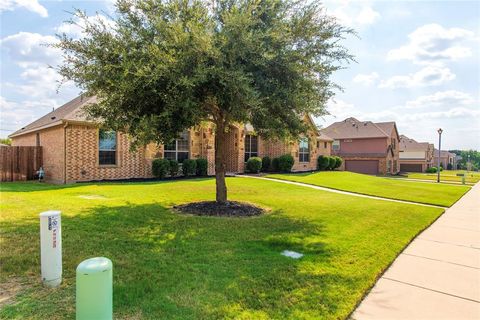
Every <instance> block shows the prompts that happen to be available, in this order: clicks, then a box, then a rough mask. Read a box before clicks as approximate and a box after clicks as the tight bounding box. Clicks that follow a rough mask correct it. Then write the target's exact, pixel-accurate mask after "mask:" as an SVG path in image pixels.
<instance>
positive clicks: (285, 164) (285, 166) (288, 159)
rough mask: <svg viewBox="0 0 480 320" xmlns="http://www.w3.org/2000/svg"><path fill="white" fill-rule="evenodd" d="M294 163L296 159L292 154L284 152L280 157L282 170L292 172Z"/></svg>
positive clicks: (279, 161) (279, 167)
mask: <svg viewBox="0 0 480 320" xmlns="http://www.w3.org/2000/svg"><path fill="white" fill-rule="evenodd" d="M294 163H295V160H294V159H293V157H292V155H291V154H284V155H283V156H280V157H278V170H279V171H281V172H290V171H292V167H293V164H294Z"/></svg>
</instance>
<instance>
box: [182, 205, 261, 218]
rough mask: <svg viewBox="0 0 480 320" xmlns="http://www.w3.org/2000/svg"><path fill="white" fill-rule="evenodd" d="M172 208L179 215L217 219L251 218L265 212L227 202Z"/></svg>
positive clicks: (252, 206)
mask: <svg viewBox="0 0 480 320" xmlns="http://www.w3.org/2000/svg"><path fill="white" fill-rule="evenodd" d="M173 208H174V209H176V210H178V211H180V212H181V213H187V214H194V215H197V216H217V217H220V216H224V217H252V216H258V215H261V214H263V213H264V212H265V210H264V209H262V208H259V207H257V206H254V205H252V204H249V203H244V202H238V201H227V202H224V203H218V202H216V201H202V202H192V203H187V204H182V205H179V206H174V207H173Z"/></svg>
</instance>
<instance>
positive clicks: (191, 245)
mask: <svg viewBox="0 0 480 320" xmlns="http://www.w3.org/2000/svg"><path fill="white" fill-rule="evenodd" d="M227 183H228V187H229V191H230V198H231V199H232V200H233V199H235V200H240V201H248V202H251V203H255V204H257V205H260V206H262V207H265V208H268V209H269V212H268V214H266V215H264V216H260V217H254V218H218V217H196V216H187V215H179V214H177V213H174V212H172V211H171V210H170V207H171V206H172V205H174V204H180V203H185V202H190V201H198V200H211V199H213V197H214V190H215V185H214V180H213V179H196V180H186V181H176V182H156V183H118V184H115V183H108V184H107V183H105V184H77V185H71V186H51V185H47V184H36V183H8V184H7V183H5V184H3V185H2V187H1V188H2V191H1V193H0V196H1V208H0V209H1V228H2V230H1V234H2V237H1V248H2V250H0V259H1V260H0V261H1V263H0V287H2V288H5V287H10V288H11V287H12V286H13V287H14V286H16V285H20V286H19V288H18V289H19V292H18V293H17V294H16V295H15V296H14V298H13V301H10V304H8V305H5V306H3V307H1V310H0V318H1V319H12V318H15V319H73V318H74V312H75V297H74V294H75V268H76V266H77V265H78V264H79V263H80V262H81V261H82V260H84V259H87V258H90V257H94V256H106V257H108V258H110V259H111V260H112V261H113V264H114V313H115V314H114V316H115V318H116V319H132V318H133V319H225V318H227V319H228V318H230V319H232V318H235V319H271V318H274V319H342V318H346V317H347V316H348V315H349V313H350V312H351V311H352V310H353V309H354V307H355V305H356V304H357V302H359V301H360V299H361V298H362V296H363V295H364V294H365V293H366V291H367V290H368V289H369V288H370V287H371V286H372V285H373V284H374V283H375V280H376V278H377V277H378V276H379V275H380V274H381V272H382V271H383V270H384V269H385V268H387V266H388V265H389V264H390V263H391V262H392V261H393V260H394V259H395V257H396V256H397V255H398V254H399V253H400V252H401V250H402V249H403V248H404V247H405V246H406V245H407V244H408V243H409V241H410V240H411V239H412V238H413V237H414V236H415V235H416V234H417V233H418V232H419V231H420V230H422V229H424V228H425V227H427V226H428V225H429V224H430V223H431V222H432V221H434V219H436V218H437V217H438V216H439V215H440V214H441V213H442V211H443V210H442V209H438V208H431V207H424V206H418V205H409V204H402V203H392V202H387V201H379V200H372V199H360V198H358V197H352V196H347V195H341V194H335V193H330V192H323V191H319V190H313V189H309V188H305V187H298V186H294V185H287V184H282V183H278V182H274V181H264V180H254V179H244V178H229V179H228V181H227ZM49 209H59V210H62V211H63V215H62V224H63V229H62V232H63V258H64V260H63V268H64V281H63V283H62V285H61V286H60V288H58V289H47V288H44V287H42V286H41V285H40V284H39V281H40V265H39V219H38V213H39V212H42V211H44V210H49ZM285 249H287V250H294V251H298V252H301V253H303V254H305V256H304V257H303V258H301V259H299V260H294V259H291V258H287V257H284V256H282V255H280V253H281V252H282V251H283V250H285Z"/></svg>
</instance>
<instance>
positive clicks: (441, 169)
mask: <svg viewBox="0 0 480 320" xmlns="http://www.w3.org/2000/svg"><path fill="white" fill-rule="evenodd" d="M442 171H443V167H442V165H441V164H440V172H442Z"/></svg>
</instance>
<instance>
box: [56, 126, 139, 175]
mask: <svg viewBox="0 0 480 320" xmlns="http://www.w3.org/2000/svg"><path fill="white" fill-rule="evenodd" d="M98 131H99V130H98V128H96V127H93V126H87V125H83V126H82V125H69V126H68V127H66V128H65V134H66V182H67V183H69V182H75V181H90V180H114V179H130V178H144V177H145V176H146V166H147V163H146V161H145V156H144V155H145V149H144V148H139V149H138V150H136V151H130V142H129V139H128V137H127V135H126V134H123V133H117V150H116V164H115V165H100V164H99V163H98V143H99V139H98Z"/></svg>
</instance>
